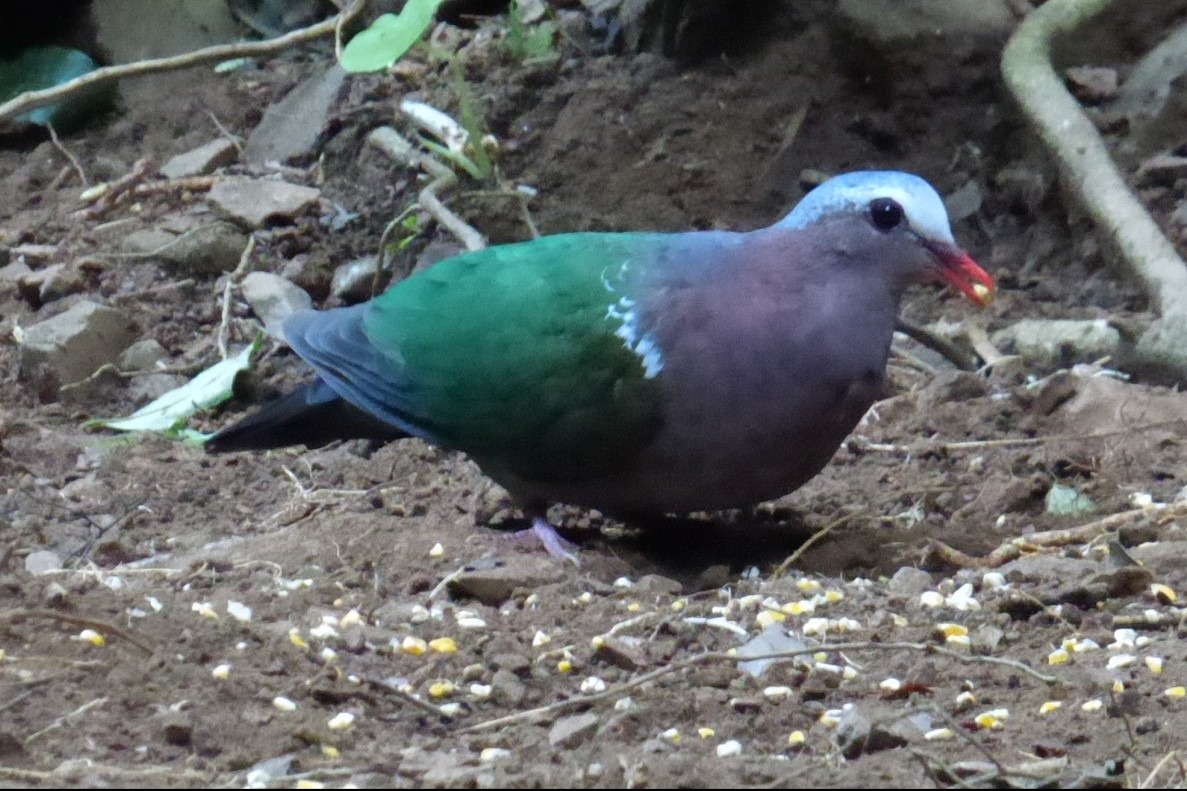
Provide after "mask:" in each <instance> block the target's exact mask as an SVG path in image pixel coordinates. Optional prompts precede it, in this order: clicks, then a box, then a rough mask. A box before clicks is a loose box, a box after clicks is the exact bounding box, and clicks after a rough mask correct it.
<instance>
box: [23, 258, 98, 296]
mask: <svg viewBox="0 0 1187 791" xmlns="http://www.w3.org/2000/svg"><path fill="white" fill-rule="evenodd" d="M30 280H32V281H35V282H36V283H37V298H38V299H39V300H40V302H41V304H43V305H44V304H45V303H47V302H53V301H55V300H59V299H61V298H62V297H68V296H70V295H71V294H77V293H79V292H80V291H82V290H83V288H84V287H85V285H86V282H85V281H84V280H83V276H82V273H81V272H79V271H78V270H77V269H75V268H74V267H71V266H67V265H66V264H53V265H52V266H47V267H46V268H45V269H39V270H37V271H36V272H34V273H33V274H32V275H31V276H30Z"/></svg>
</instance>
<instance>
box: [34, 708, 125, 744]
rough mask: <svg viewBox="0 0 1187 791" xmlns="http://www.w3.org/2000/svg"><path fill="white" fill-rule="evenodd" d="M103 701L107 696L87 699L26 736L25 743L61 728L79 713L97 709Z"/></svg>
mask: <svg viewBox="0 0 1187 791" xmlns="http://www.w3.org/2000/svg"><path fill="white" fill-rule="evenodd" d="M105 703H107V698H95V699H94V700H91V701H88V702H86V703H84V704H82V705H81V706H79V707H78V708H77V709H75V710H74V711H72V712H70V713H69V714H63V715H62V716H61V717H58V718H57V719H56V720H54V721H53V722H51V723H50V724H49V725H46V726H45V727H44V728H42V729H41V730H39V731H37V732H36V733H34V734H32V735H31V736H28V737H26V738H25V744H29V743H30V742H32V741H33V740H34V739H37V738H40V737H42V736H44V735H45V734H47V733H49V732H50V731H54V730H57V729H58V728H61V727H62V726H64V725H68V724H69V723H70V720H71V719H72V718H74V717H77V716H78V715H80V714H86V713H87V712H88V711H90V710H91V709H97V708H99V707H100V706H102V705H103V704H105Z"/></svg>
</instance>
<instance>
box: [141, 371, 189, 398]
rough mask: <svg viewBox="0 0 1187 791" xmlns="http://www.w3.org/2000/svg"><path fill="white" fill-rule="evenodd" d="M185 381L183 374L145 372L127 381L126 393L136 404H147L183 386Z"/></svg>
mask: <svg viewBox="0 0 1187 791" xmlns="http://www.w3.org/2000/svg"><path fill="white" fill-rule="evenodd" d="M186 381H187V380H186V378H185V377H184V376H178V375H177V374H145V375H144V376H137V377H134V378H133V379H132V380H131V381H130V382H128V395H129V396H131V397H132V400H133V401H135V402H136V403H137V404H147V403H148V402H149V401H155V400H156V399H158V398H160V397H161V396H163V395H165V393H168V392H170V391H172V390H176V389H177V388H179V387H181V386H183V385H184V384H185V383H186Z"/></svg>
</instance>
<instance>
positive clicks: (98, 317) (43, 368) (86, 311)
mask: <svg viewBox="0 0 1187 791" xmlns="http://www.w3.org/2000/svg"><path fill="white" fill-rule="evenodd" d="M136 335H137V333H136V327H135V325H134V324H133V322H132V321H131V320H130V319H129V318H128V317H127V316H125V315H124V314H123V313H121V312H120V311H118V310H116V309H114V308H110V307H106V306H104V305H99V304H96V303H94V302H80V303H78V304H77V305H75V306H74V307H72V308H70V309H69V310H67V311H65V312H64V313H59V314H58V315H57V316H54V317H52V318H49V319H46V320H45V321H42V322H40V323H38V324H34V325H33V326H31V327H28V328H26V329H25V331H24V333H23V337H22V338H21V340H20V378H21V381H23V382H26V383H28V384H32V385H33V386H34V387H35V388H36V389H37V391H38V393H39V394H40V396H41V398H42V399H45V400H52V399H54V398H56V397H57V396H58V389H59V388H60V387H61V386H62V385H64V384H69V383H72V382H81V381H82V380H84V379H86V378H87V377H88V376H90V375H91V374H92V373H94V372H95V370H96V369H98V368H99V367H101V366H103V365H106V364H108V363H113V362H115V361H116V360H117V359H118V358H119V355H120V353H121V352H122V351H123V350H124V349H126V348H127V347H128V346H129V345H130V344H131V343H132V341H133V340H134V339H135V338H136Z"/></svg>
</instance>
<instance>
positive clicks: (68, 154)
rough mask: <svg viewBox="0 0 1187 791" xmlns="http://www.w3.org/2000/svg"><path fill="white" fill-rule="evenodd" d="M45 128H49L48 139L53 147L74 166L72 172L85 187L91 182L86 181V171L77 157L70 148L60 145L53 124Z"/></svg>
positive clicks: (60, 142)
mask: <svg viewBox="0 0 1187 791" xmlns="http://www.w3.org/2000/svg"><path fill="white" fill-rule="evenodd" d="M46 128H47V129H49V139H50V140H51V141H53V144H54V148H56V149H58V152H59V153H61V155H62V156H64V157H66V159H67V160H69V161H70V166H71V167H72V168H74V172H75V173H76V174H77V175H78V180H79V181H81V182H82V186H83V188H84V189H85V188H87V187H89V186H91V183H90V182H89V181H87V174H86V171H84V170H83V169H82V165H80V164H79V163H78V158H77V157H76V156H74V154H72V153H71V152H70V149H68V148H66V146H64V145H62V141H61V140H59V139H58V132H57V130H56V129H54V125H53V124H48V125H47V126H46Z"/></svg>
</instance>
